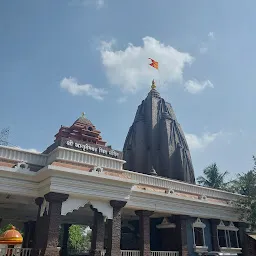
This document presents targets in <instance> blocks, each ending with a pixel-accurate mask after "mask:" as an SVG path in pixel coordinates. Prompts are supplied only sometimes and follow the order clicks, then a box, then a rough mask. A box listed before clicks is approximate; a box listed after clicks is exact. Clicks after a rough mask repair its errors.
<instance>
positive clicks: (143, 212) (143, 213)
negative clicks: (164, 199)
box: [135, 210, 154, 217]
mask: <svg viewBox="0 0 256 256" xmlns="http://www.w3.org/2000/svg"><path fill="white" fill-rule="evenodd" d="M153 213H154V212H153V211H147V210H137V211H135V214H136V215H137V216H147V217H150V216H151V215H152V214H153Z"/></svg>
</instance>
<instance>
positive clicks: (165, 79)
mask: <svg viewBox="0 0 256 256" xmlns="http://www.w3.org/2000/svg"><path fill="white" fill-rule="evenodd" d="M142 40H143V45H142V46H134V45H133V44H129V45H128V46H127V48H126V49H124V50H114V49H113V45H114V42H113V41H112V42H105V41H103V42H102V45H101V49H100V50H101V58H102V63H103V66H104V67H105V70H106V74H107V77H108V80H109V82H110V84H112V85H115V86H118V87H119V88H120V89H121V90H122V91H123V92H136V91H138V90H139V89H141V88H142V87H147V88H150V84H151V80H152V79H153V78H154V79H156V81H159V80H160V81H161V84H160V85H159V83H158V84H157V86H161V85H162V86H163V85H164V84H165V85H170V84H171V83H174V82H178V83H182V79H183V70H184V67H185V65H186V64H191V63H192V62H193V60H194V58H193V57H192V56H191V55H190V54H189V53H186V52H180V51H178V50H176V49H175V48H173V47H171V46H170V45H164V44H163V43H161V42H159V41H157V40H156V39H155V38H152V37H149V36H147V37H144V38H143V39H142ZM148 58H152V59H154V60H156V61H158V62H159V71H157V70H155V69H154V68H152V67H150V66H149V63H150V61H149V59H148Z"/></svg>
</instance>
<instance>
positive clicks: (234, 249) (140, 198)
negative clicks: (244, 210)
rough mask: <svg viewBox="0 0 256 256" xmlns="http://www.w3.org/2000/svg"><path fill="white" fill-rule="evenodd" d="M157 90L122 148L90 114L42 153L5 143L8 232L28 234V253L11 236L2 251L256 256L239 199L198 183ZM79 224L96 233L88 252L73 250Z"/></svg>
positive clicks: (0, 169)
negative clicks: (74, 229)
mask: <svg viewBox="0 0 256 256" xmlns="http://www.w3.org/2000/svg"><path fill="white" fill-rule="evenodd" d="M155 86H156V85H155V84H154V83H153V84H152V88H151V90H150V92H149V93H148V96H147V97H146V99H145V100H144V101H143V102H142V103H141V105H140V106H139V107H138V110H137V113H136V116H135V119H134V122H133V124H132V126H131V128H130V129H129V132H128V135H127V138H126V141H125V144H124V150H123V152H120V151H118V150H115V149H112V147H111V146H108V145H107V143H106V141H104V140H103V138H102V137H101V135H100V134H101V133H100V131H99V130H98V129H96V127H95V126H94V125H93V123H92V122H91V121H90V120H89V119H88V118H87V117H86V116H85V114H82V115H81V116H80V117H79V118H78V119H77V120H76V121H75V122H74V123H73V124H72V125H71V126H61V127H60V129H59V131H58V132H57V134H56V135H55V140H54V141H53V144H52V145H49V147H47V149H46V150H45V151H44V152H43V153H34V152H31V151H26V150H22V149H19V148H15V147H8V146H0V227H3V226H4V225H5V224H12V225H15V227H16V228H17V229H18V230H22V231H23V232H22V234H23V240H22V248H20V247H17V248H16V247H14V245H13V242H12V241H9V240H8V242H7V241H6V243H5V244H4V247H1V248H0V255H20V256H58V255H61V256H68V255H90V256H104V255H106V256H197V255H230V256H231V255H233V256H234V255H241V253H242V255H243V256H255V255H256V249H255V248H256V247H255V239H256V238H255V236H254V235H253V234H249V233H248V232H247V226H248V225H247V223H245V221H244V220H241V218H240V215H239V213H238V212H237V211H236V201H237V200H240V199H241V196H240V195H238V194H233V193H229V192H226V191H222V190H216V189H212V188H206V187H202V186H199V185H196V184H194V183H195V178H194V170H193V166H192V161H191V157H190V153H189V148H188V145H187V142H186V139H185V136H184V134H183V132H182V129H181V127H180V124H179V123H178V122H177V120H176V117H175V115H174V112H173V109H172V107H171V105H170V104H169V103H167V102H165V100H164V99H163V98H161V97H160V94H159V93H158V92H157V90H156V88H155ZM35 143H36V142H35ZM73 224H79V225H85V226H89V227H91V228H92V238H91V246H90V249H89V250H88V251H86V252H84V251H83V252H76V254H74V253H73V252H71V251H70V250H69V246H68V239H69V228H70V226H71V225H73ZM60 227H62V228H61V229H60ZM60 230H62V231H63V233H62V239H59V238H60ZM0 236H1V234H0ZM1 237H2V240H3V239H5V237H4V235H2V236H1ZM0 240H1V239H0ZM8 243H9V244H8Z"/></svg>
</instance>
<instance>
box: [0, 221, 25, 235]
mask: <svg viewBox="0 0 256 256" xmlns="http://www.w3.org/2000/svg"><path fill="white" fill-rule="evenodd" d="M12 227H13V225H12V224H11V223H10V224H7V225H5V226H3V227H2V228H0V235H2V234H3V233H4V232H5V231H7V230H9V229H12ZM16 230H17V231H19V232H20V233H21V235H23V232H22V230H19V229H17V228H16Z"/></svg>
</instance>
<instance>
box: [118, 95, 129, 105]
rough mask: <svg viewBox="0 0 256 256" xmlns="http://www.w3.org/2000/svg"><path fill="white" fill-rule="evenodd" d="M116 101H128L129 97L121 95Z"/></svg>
mask: <svg viewBox="0 0 256 256" xmlns="http://www.w3.org/2000/svg"><path fill="white" fill-rule="evenodd" d="M116 101H117V103H119V104H121V103H124V102H126V101H127V98H126V97H120V98H118V99H117V100H116Z"/></svg>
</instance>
